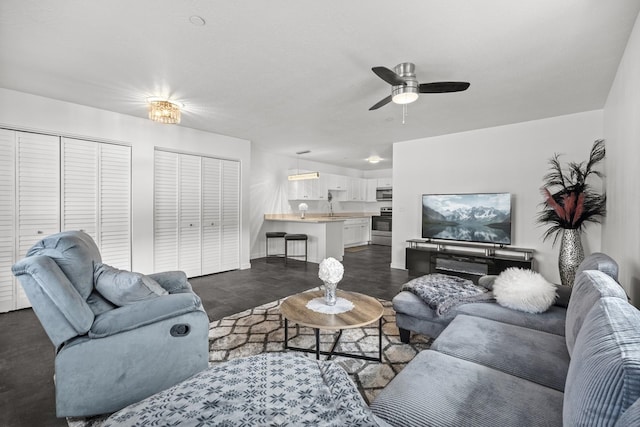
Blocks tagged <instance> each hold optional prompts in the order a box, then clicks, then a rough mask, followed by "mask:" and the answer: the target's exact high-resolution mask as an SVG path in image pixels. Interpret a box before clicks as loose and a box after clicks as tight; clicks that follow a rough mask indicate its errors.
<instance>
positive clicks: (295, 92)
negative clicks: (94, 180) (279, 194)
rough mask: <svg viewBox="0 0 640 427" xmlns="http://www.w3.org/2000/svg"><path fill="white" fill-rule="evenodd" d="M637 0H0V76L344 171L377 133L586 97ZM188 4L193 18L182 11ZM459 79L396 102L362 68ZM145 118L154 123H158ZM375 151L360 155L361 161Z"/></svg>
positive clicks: (511, 115) (618, 44) (614, 60)
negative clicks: (461, 86)
mask: <svg viewBox="0 0 640 427" xmlns="http://www.w3.org/2000/svg"><path fill="white" fill-rule="evenodd" d="M639 10H640V1H639V0H614V1H603V0H562V1H558V0H519V1H514V0H485V1H475V0H449V1H442V0H404V1H402V2H393V1H388V0H350V1H345V0H322V1H320V0H269V1H259V0H253V1H250V0H237V1H228V0H227V1H222V0H208V1H207V0H201V1H197V0H191V1H186V0H184V1H176V0H135V1H131V0H109V1H87V0H50V1H42V0H1V1H0V87H4V88H8V89H14V90H18V91H23V92H28V93H33V94H37V95H42V96H46V97H50V98H55V99H60V100H64V101H69V102H74V103H78V104H83V105H88V106H92V107H97V108H102V109H105V110H110V111H116V112H120V113H124V114H130V115H133V116H138V117H146V115H147V111H146V106H145V100H146V98H147V97H150V96H169V97H171V98H172V99H174V100H178V101H181V102H183V103H184V104H185V108H184V112H183V115H182V124H181V125H180V126H186V127H191V128H196V129H202V130H206V131H211V132H215V133H219V134H224V135H231V136H235V137H239V138H244V139H249V140H251V141H252V142H253V144H254V145H255V146H257V147H259V148H261V149H265V150H268V151H270V152H274V153H278V154H282V155H287V156H292V157H295V153H296V152H297V151H302V150H311V153H310V154H307V155H305V156H304V158H305V159H306V160H314V161H319V162H324V163H330V164H334V165H338V166H345V167H352V168H357V169H363V170H368V169H380V168H383V169H385V168H390V167H391V155H392V149H391V146H392V143H393V142H397V141H404V140H410V139H415V138H422V137H427V136H434V135H441V134H446V133H452V132H460V131H465V130H471V129H478V128H484V127H489V126H496V125H502V124H508V123H516V122H521V121H527V120H535V119H540V118H544V117H552V116H557V115H562V114H569V113H574V112H581V111H588V110H594V109H600V108H602V107H603V106H604V103H605V101H606V96H607V94H608V92H609V88H610V86H611V84H612V81H613V78H614V75H615V71H616V69H617V67H618V63H619V61H620V58H621V56H622V53H623V50H624V48H625V45H626V42H627V39H628V37H629V34H630V32H631V29H632V27H633V24H634V22H635V19H636V16H637V15H638V11H639ZM194 15H195V16H200V17H202V18H203V19H204V20H205V21H206V25H204V26H196V25H193V24H192V23H190V19H189V18H190V17H191V16H194ZM400 62H414V63H415V64H416V74H417V78H418V80H419V81H420V82H421V83H426V82H430V81H440V80H456V81H468V82H470V83H471V87H470V88H469V89H468V90H467V91H465V92H459V93H450V94H423V95H421V96H420V99H418V101H417V102H415V103H413V104H410V105H409V107H408V116H407V118H406V123H405V124H404V125H403V124H402V107H401V106H399V105H396V104H393V103H391V104H388V105H386V106H384V107H382V108H380V109H379V110H376V111H368V108H369V107H371V106H372V105H373V104H375V103H376V102H377V101H379V100H380V99H382V98H384V97H385V96H387V95H389V94H390V86H389V85H388V84H387V83H385V82H384V81H382V80H381V79H380V78H378V77H377V76H376V75H375V74H373V72H371V67H373V66H379V65H382V66H386V67H388V68H393V67H394V66H395V65H396V64H398V63H400ZM158 126H161V125H158ZM369 155H379V156H381V157H383V158H384V159H386V160H385V161H383V162H381V163H378V164H377V165H368V164H367V163H366V162H365V161H364V159H365V158H366V157H368V156H369Z"/></svg>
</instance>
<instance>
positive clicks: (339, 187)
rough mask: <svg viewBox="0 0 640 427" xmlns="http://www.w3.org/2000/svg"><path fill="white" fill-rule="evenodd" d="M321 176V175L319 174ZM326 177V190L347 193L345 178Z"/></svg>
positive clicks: (337, 176)
mask: <svg viewBox="0 0 640 427" xmlns="http://www.w3.org/2000/svg"><path fill="white" fill-rule="evenodd" d="M320 175H321V176H322V174H320ZM325 176H326V177H327V189H328V190H334V191H347V190H348V186H349V183H348V181H347V177H346V176H342V175H334V174H325Z"/></svg>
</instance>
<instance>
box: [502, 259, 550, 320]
mask: <svg viewBox="0 0 640 427" xmlns="http://www.w3.org/2000/svg"><path fill="white" fill-rule="evenodd" d="M493 295H494V296H495V297H496V301H498V304H500V305H502V306H505V307H508V308H512V309H514V310H519V311H526V312H528V313H542V312H544V311H547V310H548V309H549V307H551V304H553V302H554V301H555V300H556V297H557V294H556V285H554V284H552V283H549V282H547V281H546V280H545V278H544V277H542V275H540V273H536V272H535V271H532V270H524V269H522V268H516V267H511V268H507V269H506V270H504V271H503V272H502V273H500V275H498V277H497V278H496V280H495V281H494V282H493Z"/></svg>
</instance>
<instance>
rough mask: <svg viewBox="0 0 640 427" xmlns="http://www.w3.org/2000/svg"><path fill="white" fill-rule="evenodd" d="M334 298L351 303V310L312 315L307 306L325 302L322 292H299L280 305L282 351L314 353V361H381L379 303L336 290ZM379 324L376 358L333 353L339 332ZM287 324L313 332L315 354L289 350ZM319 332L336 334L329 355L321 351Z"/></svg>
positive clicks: (380, 311) (290, 348) (355, 293)
mask: <svg viewBox="0 0 640 427" xmlns="http://www.w3.org/2000/svg"><path fill="white" fill-rule="evenodd" d="M336 296H338V297H342V298H344V299H347V300H349V301H351V302H352V303H353V305H354V307H353V309H351V310H349V311H346V312H344V313H338V314H325V313H319V312H317V311H313V310H310V309H308V308H307V303H308V302H309V301H311V300H312V299H314V298H324V292H323V291H311V292H302V293H299V294H295V295H292V296H290V297H288V298H287V299H286V300H284V301H283V302H282V304H281V305H280V313H282V316H283V317H284V348H285V349H289V350H295V351H304V352H307V353H315V354H316V359H320V355H321V354H322V355H327V356H328V357H327V359H330V358H331V356H334V355H336V356H344V357H353V358H356V359H364V360H372V361H375V362H381V361H382V313H383V307H382V304H380V302H379V301H378V300H377V299H375V298H373V297H370V296H367V295H363V294H360V293H357V292H347V291H341V290H338V291H337V294H336ZM376 320H377V321H378V357H377V358H376V357H370V356H365V355H361V354H353V353H343V352H337V351H335V349H336V346H337V345H338V342H339V341H340V337H341V336H342V331H343V330H344V329H352V328H359V327H361V326H365V325H368V324H370V323H373V322H375V321H376ZM289 321H291V322H293V323H296V324H297V325H299V326H307V327H310V328H313V330H314V332H315V338H316V348H315V350H312V349H308V348H300V347H291V346H289ZM320 329H329V330H337V331H338V336H337V337H336V339H335V341H334V343H333V346H332V347H331V350H330V351H322V350H320Z"/></svg>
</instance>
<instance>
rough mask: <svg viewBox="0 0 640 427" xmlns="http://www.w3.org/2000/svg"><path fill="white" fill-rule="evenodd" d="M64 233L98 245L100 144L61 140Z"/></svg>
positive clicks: (67, 139)
mask: <svg viewBox="0 0 640 427" xmlns="http://www.w3.org/2000/svg"><path fill="white" fill-rule="evenodd" d="M62 230H63V231H71V230H82V231H84V232H85V233H87V234H88V235H90V236H91V237H92V238H93V240H94V241H96V242H98V143H97V142H93V141H81V140H77V139H69V138H62Z"/></svg>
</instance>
